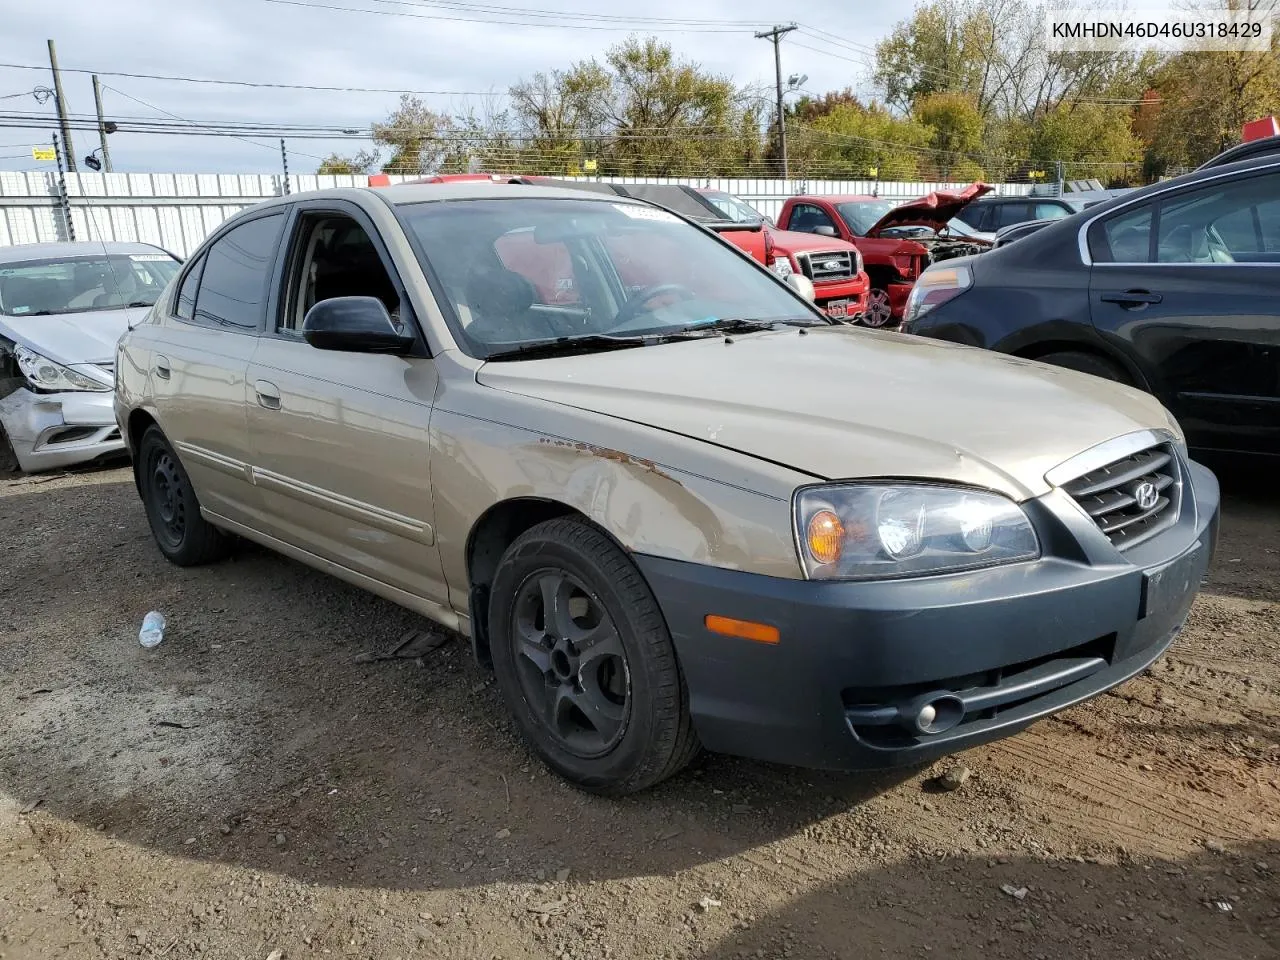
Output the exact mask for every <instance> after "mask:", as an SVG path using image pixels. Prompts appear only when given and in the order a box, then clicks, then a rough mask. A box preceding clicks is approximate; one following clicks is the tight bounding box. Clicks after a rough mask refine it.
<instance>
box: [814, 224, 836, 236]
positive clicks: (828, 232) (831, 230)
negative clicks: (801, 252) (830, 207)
mask: <svg viewBox="0 0 1280 960" xmlns="http://www.w3.org/2000/svg"><path fill="white" fill-rule="evenodd" d="M813 232H814V233H816V234H818V235H819V236H823V237H836V236H839V234H838V233H836V228H835V227H833V226H831V224H829V223H821V224H819V225H818V226H816V227H814V228H813Z"/></svg>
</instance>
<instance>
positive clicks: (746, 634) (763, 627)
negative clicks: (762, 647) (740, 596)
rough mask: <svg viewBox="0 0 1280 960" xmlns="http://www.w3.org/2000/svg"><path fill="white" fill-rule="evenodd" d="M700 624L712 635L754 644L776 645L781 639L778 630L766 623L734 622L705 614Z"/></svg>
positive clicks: (730, 619)
mask: <svg viewBox="0 0 1280 960" xmlns="http://www.w3.org/2000/svg"><path fill="white" fill-rule="evenodd" d="M702 622H703V624H705V625H706V628H707V629H708V630H710V631H711V632H712V633H719V634H723V635H724V636H726V637H738V638H740V639H742V640H754V641H755V642H756V643H777V642H778V641H779V640H780V639H781V636H780V634H779V633H778V628H777V627H774V626H771V625H769V624H767V623H756V622H754V621H752V620H735V619H733V617H719V616H716V615H715V614H712V613H709V614H707V615H706V617H704V618H703V621H702Z"/></svg>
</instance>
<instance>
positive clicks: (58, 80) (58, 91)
mask: <svg viewBox="0 0 1280 960" xmlns="http://www.w3.org/2000/svg"><path fill="white" fill-rule="evenodd" d="M49 67H50V68H51V69H52V70H53V97H54V99H55V100H57V101H58V103H57V107H58V119H59V120H60V121H61V122H62V143H63V145H64V146H65V147H66V148H67V149H66V151H65V152H66V155H67V169H68V170H69V171H71V172H72V173H75V172H76V157H75V150H73V149H72V147H71V121H70V120H68V119H67V98H66V97H64V96H63V95H62V74H61V73H59V72H58V53H57V51H56V50H54V49H53V41H52V40H50V41H49Z"/></svg>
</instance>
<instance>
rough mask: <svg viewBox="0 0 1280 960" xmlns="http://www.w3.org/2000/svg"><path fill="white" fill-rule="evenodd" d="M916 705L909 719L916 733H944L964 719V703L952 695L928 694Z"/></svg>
mask: <svg viewBox="0 0 1280 960" xmlns="http://www.w3.org/2000/svg"><path fill="white" fill-rule="evenodd" d="M917 704H918V706H917V708H916V711H915V715H914V716H913V717H912V718H911V724H912V726H913V727H914V728H915V730H916V732H917V733H926V734H934V733H946V732H947V731H948V730H950V729H951V728H952V727H954V726H955V725H956V724H958V723H959V722H960V721H961V720H963V719H964V703H963V701H961V699H960V698H959V697H957V696H954V695H952V694H942V695H937V694H930V695H929V696H928V697H924V698H922V699H921V700H918V701H917Z"/></svg>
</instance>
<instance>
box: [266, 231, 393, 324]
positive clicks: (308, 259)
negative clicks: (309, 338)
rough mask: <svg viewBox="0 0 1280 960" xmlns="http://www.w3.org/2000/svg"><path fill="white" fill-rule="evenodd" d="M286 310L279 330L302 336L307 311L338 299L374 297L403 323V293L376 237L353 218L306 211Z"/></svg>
mask: <svg viewBox="0 0 1280 960" xmlns="http://www.w3.org/2000/svg"><path fill="white" fill-rule="evenodd" d="M295 235H296V237H297V241H296V244H295V246H294V255H293V258H292V263H293V267H292V270H291V272H290V275H289V280H288V293H287V295H286V297H285V306H284V311H283V314H282V316H281V317H280V320H279V322H278V323H277V324H276V332H277V333H283V334H285V335H287V336H297V337H300V336H302V324H303V320H305V319H306V316H307V311H308V310H310V309H311V308H312V307H313V306H315V305H316V304H317V303H319V302H320V301H321V300H329V299H332V298H334V297H374V298H375V299H377V300H381V301H382V305H383V306H385V307H386V308H387V313H388V314H390V315H391V319H392V321H393V322H394V321H397V320H398V319H399V314H400V291H399V289H398V288H397V287H396V285H395V283H394V282H393V281H392V279H391V275H390V274H389V273H388V272H387V268H386V267H385V266H384V265H383V263H382V257H381V256H380V255H379V254H378V248H377V247H376V246H375V245H374V242H373V239H372V238H371V237H370V236H369V234H368V232H367V231H366V230H365V228H364V227H362V226H361V225H360V224H359V223H358V222H356V221H355V220H353V219H352V218H351V217H346V216H341V215H337V214H329V213H323V214H321V213H305V214H303V215H302V217H301V218H300V220H299V227H298V230H297V232H296V234H295Z"/></svg>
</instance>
